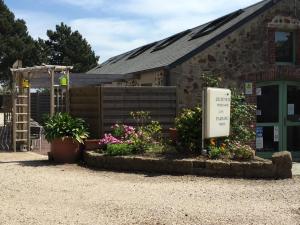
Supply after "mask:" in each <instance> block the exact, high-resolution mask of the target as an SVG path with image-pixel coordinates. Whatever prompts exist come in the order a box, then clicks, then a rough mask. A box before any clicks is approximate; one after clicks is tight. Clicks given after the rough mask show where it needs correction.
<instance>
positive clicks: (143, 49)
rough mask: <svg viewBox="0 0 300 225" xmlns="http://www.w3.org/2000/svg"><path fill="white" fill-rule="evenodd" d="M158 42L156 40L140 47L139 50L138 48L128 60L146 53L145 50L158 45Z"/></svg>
mask: <svg viewBox="0 0 300 225" xmlns="http://www.w3.org/2000/svg"><path fill="white" fill-rule="evenodd" d="M156 44H157V42H154V43H151V44H148V45H145V46H143V47H140V48H139V49H138V50H136V51H135V52H134V53H132V54H131V55H130V56H129V57H128V58H127V60H129V59H133V58H135V57H137V56H139V55H140V54H142V53H144V52H145V51H147V50H148V49H150V48H152V47H153V46H154V45H156Z"/></svg>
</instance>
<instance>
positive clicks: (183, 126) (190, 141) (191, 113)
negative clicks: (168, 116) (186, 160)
mask: <svg viewBox="0 0 300 225" xmlns="http://www.w3.org/2000/svg"><path fill="white" fill-rule="evenodd" d="M201 124H202V110H201V108H200V107H195V108H193V109H185V110H184V111H183V112H182V113H181V114H180V115H179V116H178V117H177V118H176V119H175V127H176V129H177V132H178V141H179V144H180V146H181V148H184V149H186V150H189V151H192V152H200V151H201V143H202V141H201V138H202V136H201V135H202V131H201V129H202V125H201Z"/></svg>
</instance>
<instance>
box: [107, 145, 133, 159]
mask: <svg viewBox="0 0 300 225" xmlns="http://www.w3.org/2000/svg"><path fill="white" fill-rule="evenodd" d="M105 153H106V154H107V155H111V156H119V155H131V154H135V153H136V150H135V148H134V146H133V145H132V144H125V143H121V144H108V145H107V148H106V150H105Z"/></svg>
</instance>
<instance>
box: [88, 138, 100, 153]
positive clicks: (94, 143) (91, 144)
mask: <svg viewBox="0 0 300 225" xmlns="http://www.w3.org/2000/svg"><path fill="white" fill-rule="evenodd" d="M99 142H100V140H99V139H87V140H85V141H84V150H87V151H88V150H96V149H99V148H100V144H99Z"/></svg>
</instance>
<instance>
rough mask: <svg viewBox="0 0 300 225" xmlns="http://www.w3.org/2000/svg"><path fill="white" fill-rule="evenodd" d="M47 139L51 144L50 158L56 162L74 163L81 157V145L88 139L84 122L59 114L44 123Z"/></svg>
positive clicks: (65, 114)
mask: <svg viewBox="0 0 300 225" xmlns="http://www.w3.org/2000/svg"><path fill="white" fill-rule="evenodd" d="M44 130H45V137H46V139H47V141H48V142H50V143H51V152H50V153H49V157H50V158H52V159H53V160H54V161H56V162H62V163H72V162H75V161H77V160H78V159H79V157H80V144H82V143H83V140H84V139H85V138H87V137H88V132H87V127H86V124H85V122H84V120H82V119H79V118H74V117H72V116H70V115H69V114H67V113H57V114H55V115H54V116H52V117H48V118H47V119H46V120H45V122H44Z"/></svg>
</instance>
